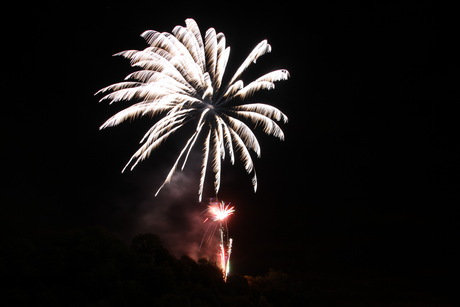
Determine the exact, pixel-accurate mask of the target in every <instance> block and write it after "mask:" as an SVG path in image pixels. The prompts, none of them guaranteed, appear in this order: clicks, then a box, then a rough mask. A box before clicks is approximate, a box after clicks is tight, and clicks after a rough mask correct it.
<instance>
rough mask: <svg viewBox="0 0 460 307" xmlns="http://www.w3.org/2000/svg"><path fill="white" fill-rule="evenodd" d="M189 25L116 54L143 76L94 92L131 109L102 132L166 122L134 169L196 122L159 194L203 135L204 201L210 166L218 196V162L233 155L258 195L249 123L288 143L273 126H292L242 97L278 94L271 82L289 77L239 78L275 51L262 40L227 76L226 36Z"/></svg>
mask: <svg viewBox="0 0 460 307" xmlns="http://www.w3.org/2000/svg"><path fill="white" fill-rule="evenodd" d="M185 24H186V26H185V27H183V26H176V27H175V28H174V29H173V31H172V33H166V32H163V33H161V32H157V31H154V30H148V31H145V32H144V33H142V37H144V38H145V40H146V41H147V43H148V44H149V47H147V48H145V49H144V50H140V51H139V50H127V51H123V52H120V53H117V54H115V55H119V56H123V57H125V58H127V59H129V60H130V61H131V65H132V66H133V67H138V68H140V70H138V71H135V72H133V73H131V74H129V75H128V76H127V77H126V78H125V81H123V82H119V83H115V84H113V85H110V86H107V87H105V88H103V89H101V90H100V91H98V92H97V93H96V94H98V93H102V94H104V95H105V96H104V97H103V98H102V99H101V101H104V100H107V101H109V102H110V103H115V102H119V101H130V102H132V103H133V104H132V105H130V106H129V107H127V108H125V109H123V110H122V111H120V112H118V113H116V114H115V115H113V116H112V117H111V118H109V119H108V120H107V121H106V122H105V123H104V124H103V125H102V126H101V127H100V129H104V128H107V127H112V126H116V125H118V124H120V123H122V122H125V121H127V120H132V119H135V118H138V117H145V116H148V117H152V118H153V117H156V116H161V117H160V119H158V120H157V121H156V122H155V123H154V124H153V125H152V127H151V128H150V129H149V130H148V131H147V132H146V134H145V135H144V137H143V138H142V140H141V146H140V147H139V149H138V150H137V151H136V152H135V153H134V154H133V156H132V157H131V159H130V160H129V161H128V163H127V164H126V166H125V168H124V169H123V171H124V170H126V169H127V168H129V169H131V170H132V169H133V168H134V167H135V166H136V165H137V164H138V163H139V162H141V161H143V160H144V159H146V158H148V157H149V156H150V154H151V153H152V151H153V150H154V149H156V148H157V147H158V146H160V144H161V143H162V142H164V141H165V140H166V139H167V138H168V137H169V136H170V135H171V134H173V133H174V132H175V131H176V130H178V129H179V128H181V127H183V126H184V125H186V124H187V123H192V125H193V126H194V129H192V130H191V135H190V136H189V139H188V140H187V142H186V143H185V146H184V147H183V148H182V150H181V151H180V153H179V155H178V157H177V159H176V161H175V163H174V164H173V166H172V168H171V170H170V172H169V173H168V175H167V177H166V179H165V181H164V182H163V184H162V185H161V186H160V188H159V189H158V191H157V193H156V194H158V192H159V191H160V190H161V188H162V187H163V186H164V185H165V184H166V183H169V182H170V181H171V178H172V176H173V174H174V173H175V171H176V170H177V169H178V167H180V168H181V170H182V169H183V168H184V166H185V164H186V162H187V159H188V156H189V154H190V151H191V149H192V148H193V147H194V145H195V143H196V142H197V140H198V139H199V137H201V138H200V140H201V139H203V138H204V150H203V160H202V166H201V176H200V181H199V189H198V195H199V200H200V201H201V198H202V194H203V187H204V182H205V176H206V172H207V168H208V164H209V162H210V161H209V160H211V161H212V163H211V166H212V171H213V173H214V190H215V193H216V195H217V192H218V191H219V188H220V178H221V161H223V160H224V159H225V158H226V157H229V160H230V162H231V163H232V164H233V163H234V162H235V155H236V154H238V155H239V158H240V159H241V160H242V161H243V163H244V168H245V169H246V171H247V172H248V173H249V174H252V184H253V187H254V191H256V190H257V176H256V172H255V169H254V164H253V161H252V158H251V154H250V150H252V151H254V152H255V154H256V155H257V156H260V145H259V142H258V141H257V138H256V137H255V135H254V133H253V132H252V130H251V128H249V126H248V125H247V124H246V123H245V122H244V121H248V122H250V123H251V124H252V125H259V126H261V127H262V129H263V131H264V132H265V133H267V134H269V135H273V136H275V137H278V138H279V139H281V140H283V139H284V134H283V131H282V130H281V128H280V127H279V126H278V124H277V123H276V121H284V122H287V116H286V115H285V114H283V113H282V112H281V111H280V110H278V109H277V108H275V107H273V106H270V105H267V104H264V103H260V102H259V103H245V102H244V99H246V98H248V97H250V96H251V95H253V94H254V93H255V92H256V91H259V90H262V89H267V90H269V89H273V88H274V86H275V85H274V82H276V81H280V80H286V79H287V78H288V77H289V73H288V71H287V70H285V69H280V70H275V71H272V72H269V73H267V74H265V75H263V76H261V77H259V78H257V79H256V80H254V81H252V82H250V83H248V84H246V85H245V84H244V82H243V81H242V80H241V75H242V73H243V72H244V71H245V70H246V69H247V68H248V66H250V64H251V63H255V62H256V61H257V59H258V58H259V57H260V56H262V55H264V54H265V53H267V52H270V51H271V46H270V45H269V44H268V43H267V41H266V40H263V41H261V42H260V43H259V44H258V45H257V46H256V47H255V48H254V49H253V50H252V52H251V53H250V54H249V55H248V57H247V58H246V59H245V60H244V61H243V63H242V64H241V66H240V67H239V68H238V69H237V70H236V72H235V73H234V74H233V76H232V77H230V78H226V77H224V72H225V69H226V66H227V62H228V59H229V55H230V47H228V46H226V39H225V36H224V34H222V33H216V31H215V29H213V28H210V29H208V30H207V31H206V34H205V36H204V37H202V35H201V32H200V29H199V28H198V25H197V23H196V22H195V21H194V20H193V19H187V20H186V21H185ZM226 80H228V81H226ZM156 118H158V117H156Z"/></svg>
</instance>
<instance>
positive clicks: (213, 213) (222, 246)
mask: <svg viewBox="0 0 460 307" xmlns="http://www.w3.org/2000/svg"><path fill="white" fill-rule="evenodd" d="M206 212H207V213H208V217H206V219H205V220H204V222H203V223H206V222H207V221H208V220H211V221H213V222H217V223H218V224H214V225H213V226H212V227H213V228H212V230H211V232H210V233H209V231H206V234H205V236H204V237H203V240H204V238H205V237H206V236H208V242H210V241H211V239H212V237H213V235H214V233H215V231H216V230H217V227H219V234H220V243H219V254H218V259H219V265H220V269H221V270H222V274H223V276H224V280H225V281H227V275H228V273H229V271H230V255H231V253H232V244H233V239H232V238H230V237H229V234H228V226H227V220H228V218H229V216H230V215H232V214H233V213H234V212H235V207H234V206H230V203H229V204H227V205H226V204H225V202H223V201H220V202H219V201H217V200H211V201H210V204H209V206H208V209H207V210H206ZM210 227H211V226H210ZM208 230H209V228H208Z"/></svg>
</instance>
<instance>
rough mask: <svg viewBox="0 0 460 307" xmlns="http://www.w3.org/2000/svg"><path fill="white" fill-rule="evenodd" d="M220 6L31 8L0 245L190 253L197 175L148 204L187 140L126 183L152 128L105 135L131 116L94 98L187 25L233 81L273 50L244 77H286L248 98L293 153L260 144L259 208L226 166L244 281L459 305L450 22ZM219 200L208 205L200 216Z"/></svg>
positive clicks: (430, 11)
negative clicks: (95, 233) (144, 52)
mask: <svg viewBox="0 0 460 307" xmlns="http://www.w3.org/2000/svg"><path fill="white" fill-rule="evenodd" d="M163 2H164V1H163ZM345 2H346V3H345ZM216 3H217V2H215V4H214V5H213V6H205V5H204V4H203V5H199V4H188V5H184V6H182V5H178V4H177V3H175V2H173V1H170V2H169V3H166V4H160V2H155V1H151V2H145V3H138V2H136V3H134V2H129V3H125V4H124V5H121V4H120V5H114V4H107V5H100V6H89V7H86V6H83V5H72V4H67V3H66V4H62V5H58V6H53V5H45V4H43V5H41V4H36V5H35V8H33V9H31V10H30V11H29V12H28V14H24V16H23V18H24V23H25V25H26V26H27V29H26V30H22V31H21V32H20V33H17V35H18V38H19V39H20V40H21V41H22V42H21V44H20V45H21V47H19V48H20V49H21V52H20V53H19V54H21V58H20V59H18V58H16V56H15V48H16V47H14V46H10V47H11V49H9V55H8V58H6V59H5V61H7V62H9V61H11V62H14V63H15V66H16V72H18V73H19V76H18V77H15V80H14V82H16V83H17V85H19V86H20V87H21V88H20V89H19V90H17V91H16V92H15V93H13V94H11V93H10V94H11V95H13V98H8V97H7V96H4V98H3V103H4V105H5V106H6V109H5V107H4V108H3V110H7V112H5V113H2V114H3V116H2V121H3V125H5V127H4V128H2V136H3V137H2V139H3V144H4V145H3V147H2V148H3V150H2V155H5V157H4V158H3V159H2V160H3V169H4V171H3V174H4V175H3V177H4V181H5V180H6V181H7V183H6V185H5V183H4V184H3V185H2V194H1V203H2V214H1V216H2V222H1V224H2V227H3V228H4V230H2V235H3V236H28V235H30V236H37V235H47V234H49V233H53V232H59V231H61V230H63V229H69V228H80V227H86V226H94V225H99V226H102V227H104V228H106V229H107V230H108V231H110V232H111V233H114V234H115V235H116V236H118V237H120V238H122V239H123V240H129V239H130V238H131V237H132V236H134V235H135V234H138V233H145V232H154V233H156V234H158V235H159V236H160V238H162V239H163V241H164V242H165V245H166V246H167V247H168V248H169V249H171V250H172V251H173V252H176V253H185V252H188V250H189V249H192V248H193V247H194V245H193V244H196V241H197V240H199V239H200V236H201V233H200V231H201V230H202V227H203V226H202V225H200V226H197V225H199V224H200V219H201V218H202V217H201V216H200V212H201V211H202V210H203V208H204V206H205V205H206V203H205V202H203V203H201V204H200V203H199V202H198V196H197V191H198V178H199V167H200V162H199V160H198V159H194V158H193V157H192V160H191V161H190V162H191V163H189V165H188V167H187V168H186V169H185V171H184V172H182V173H178V175H177V176H176V177H175V180H174V181H173V184H171V185H170V186H166V188H165V189H164V190H162V191H161V192H160V195H159V196H158V197H156V198H155V197H154V196H153V194H154V193H155V192H156V190H157V188H158V187H159V186H160V184H161V183H162V181H163V180H164V178H165V176H166V175H167V172H168V171H169V168H170V167H171V166H172V164H173V163H174V160H175V157H176V156H177V154H178V153H179V151H180V150H181V148H182V146H183V145H182V146H181V144H183V135H182V136H181V135H178V136H177V137H174V136H173V137H171V138H169V139H168V141H167V142H166V143H165V144H163V145H162V146H161V147H160V148H159V149H158V150H157V151H155V152H154V153H153V154H152V155H151V157H150V158H149V159H148V160H146V161H144V162H143V163H141V164H139V165H138V166H137V167H136V169H135V170H134V171H132V172H127V173H123V174H122V173H121V169H122V168H123V166H124V165H125V163H126V162H127V161H128V159H129V157H130V156H131V155H132V154H133V153H134V151H135V150H136V149H137V146H138V142H139V141H140V139H141V137H142V136H143V133H144V132H145V130H146V129H147V127H149V121H148V120H145V119H142V120H136V121H133V122H132V123H127V124H123V125H120V126H118V127H115V128H110V129H106V130H103V131H99V126H100V125H101V124H102V123H103V122H104V121H105V120H106V119H107V118H108V117H110V116H111V115H113V114H115V113H116V112H117V111H118V110H121V109H122V108H123V107H124V106H126V104H123V103H119V104H114V105H111V106H109V105H108V104H107V103H99V102H98V100H99V99H100V98H101V97H100V96H97V97H95V96H94V93H95V92H96V91H97V90H99V89H100V88H102V87H105V86H107V85H110V84H112V83H115V82H120V81H122V79H123V78H124V77H125V76H126V75H127V74H128V73H130V72H132V71H133V68H131V67H130V65H129V61H128V60H126V59H123V58H121V57H112V55H113V54H114V53H116V52H119V51H123V50H127V49H138V50H140V49H143V48H145V47H146V43H145V42H144V40H143V39H142V38H141V37H140V34H141V33H142V32H143V31H145V30H148V29H153V30H158V31H166V32H170V31H171V30H172V29H173V28H174V26H176V25H179V24H180V25H185V23H184V21H185V19H186V18H194V19H195V20H196V21H197V23H198V25H199V26H200V29H201V31H202V33H204V32H205V31H206V30H207V29H208V28H209V27H214V28H215V29H216V30H217V32H223V33H224V34H225V36H226V38H227V45H229V46H231V54H230V60H229V66H228V67H227V69H228V70H229V71H230V72H232V71H234V70H235V69H236V68H237V67H238V66H239V65H240V63H241V62H242V61H243V60H244V58H245V57H246V56H247V55H248V53H249V52H250V51H251V50H252V48H254V47H255V45H256V44H257V43H258V42H260V41H261V40H263V39H268V42H269V43H270V44H271V46H272V52H271V53H269V54H266V55H264V56H263V57H261V58H260V59H259V60H258V61H257V64H255V65H253V66H251V68H250V69H249V70H248V71H247V73H246V74H245V76H246V77H247V79H248V80H250V79H251V78H255V77H258V76H260V75H262V74H264V73H267V72H269V71H272V70H275V69H280V68H285V69H287V70H289V72H290V75H291V77H290V79H289V80H287V81H280V82H277V83H276V88H275V90H273V91H269V92H259V93H258V94H256V95H255V96H254V97H253V98H252V100H255V98H260V100H261V101H264V102H267V103H269V104H271V105H273V106H276V107H277V108H279V109H281V110H282V111H283V112H284V113H285V114H286V115H287V116H288V117H289V122H288V123H287V124H281V128H282V129H283V131H284V132H285V135H286V140H285V141H279V140H278V139H276V138H274V137H270V136H266V135H265V134H264V133H263V131H261V130H260V129H255V132H256V135H257V136H258V138H259V141H260V143H261V147H262V155H261V158H260V159H256V158H255V167H256V171H257V175H258V179H259V188H258V191H257V193H253V191H252V186H251V177H250V176H249V175H247V174H246V173H245V172H244V168H243V165H242V164H241V163H236V165H234V166H231V165H230V164H229V163H228V161H227V160H226V163H225V167H224V170H223V174H222V188H221V191H220V192H219V198H220V199H222V200H224V201H226V202H231V203H232V205H235V206H236V210H237V211H236V213H235V215H234V216H233V217H232V218H231V220H230V224H229V226H230V232H231V236H232V237H233V238H234V253H233V256H232V257H233V258H232V261H233V270H234V272H237V273H239V274H242V275H244V274H259V273H262V272H265V271H267V270H268V269H269V268H274V269H279V270H283V271H285V272H288V273H291V274H299V275H305V276H320V277H324V278H326V277H325V276H341V277H344V278H362V279H364V280H366V278H369V279H372V278H374V279H375V278H382V279H384V278H388V279H391V280H398V281H407V282H408V283H414V284H416V285H418V286H419V287H420V288H421V289H425V290H427V291H433V292H434V293H437V295H446V296H448V295H450V293H451V291H453V289H454V287H453V285H452V284H451V283H450V281H449V280H450V279H451V278H454V277H455V279H458V275H456V273H455V272H454V264H456V262H457V259H458V254H456V253H455V249H456V247H457V245H458V239H459V236H458V234H459V233H458V232H459V229H458V215H457V214H456V209H457V206H458V204H459V191H460V176H459V174H460V162H459V134H458V131H459V130H460V129H459V121H458V114H459V113H458V107H457V105H458V103H459V102H460V100H459V98H460V94H459V91H458V89H459V86H458V84H459V72H460V70H459V69H460V65H459V64H460V60H459V56H458V55H459V54H460V50H459V48H458V46H457V42H456V41H458V30H459V29H460V28H459V21H458V16H457V15H456V13H455V10H454V8H452V7H447V6H445V7H444V6H442V5H434V4H428V3H424V2H415V1H414V2H404V4H401V3H400V2H395V3H387V1H381V3H379V4H378V3H375V2H372V3H370V2H363V3H362V4H358V3H357V2H355V1H353V2H350V1H336V2H327V3H326V2H322V3H323V4H321V5H320V4H315V5H312V4H306V5H302V7H299V6H298V5H297V4H296V5H294V4H289V3H287V2H285V1H283V2H280V3H273V4H267V3H262V2H261V3H260V4H259V5H255V4H254V5H250V6H249V7H246V5H247V4H241V3H240V4H234V5H230V4H229V5H228V7H226V6H224V7H222V5H221V4H219V5H216ZM10 47H9V48H10ZM197 148H199V147H197ZM196 154H197V155H199V154H200V152H199V150H197V152H196ZM194 161H198V162H195V163H194ZM5 170H6V172H5ZM208 179H211V178H208ZM207 183H208V186H212V179H211V180H208V181H207ZM213 196H214V195H213V193H212V190H211V189H210V190H208V191H207V192H205V194H204V199H209V198H210V197H213ZM191 242H192V243H191ZM194 242H195V243H194ZM198 243H199V242H198ZM309 274H310V275H309ZM363 276H364V277H363Z"/></svg>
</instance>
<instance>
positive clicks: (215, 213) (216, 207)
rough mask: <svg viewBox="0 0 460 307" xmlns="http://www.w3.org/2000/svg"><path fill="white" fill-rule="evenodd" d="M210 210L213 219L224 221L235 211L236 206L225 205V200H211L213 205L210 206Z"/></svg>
mask: <svg viewBox="0 0 460 307" xmlns="http://www.w3.org/2000/svg"><path fill="white" fill-rule="evenodd" d="M208 212H209V214H210V215H211V217H212V220H213V221H223V220H225V219H226V218H227V217H229V216H230V215H232V214H233V212H235V207H234V206H232V207H230V205H225V203H224V202H221V203H218V202H211V205H209V206H208Z"/></svg>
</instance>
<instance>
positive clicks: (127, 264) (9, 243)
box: [0, 228, 304, 307]
mask: <svg viewBox="0 0 460 307" xmlns="http://www.w3.org/2000/svg"><path fill="white" fill-rule="evenodd" d="M2 245H3V248H2V252H1V255H0V261H1V263H0V270H1V271H0V274H1V276H0V278H1V280H3V282H2V284H3V285H4V286H3V287H2V288H1V292H0V299H1V301H0V305H1V306H48V307H53V306H76V307H77V306H78V307H82V306H94V307H103V306H104V307H105V306H111V307H112V306H114V307H116V306H120V307H121V306H130V307H133V306H171V307H173V306H174V307H176V306H184V307H187V306H303V305H304V304H303V300H304V297H302V295H301V293H302V292H301V291H299V288H298V287H296V286H295V284H293V283H292V282H291V280H290V279H289V276H288V275H286V274H284V273H282V272H279V271H269V272H268V273H267V274H265V275H264V276H256V277H252V276H239V275H230V276H229V277H228V280H227V282H224V281H223V278H222V273H221V271H220V270H219V268H218V267H216V265H215V264H214V263H211V262H209V261H207V260H206V259H200V260H198V261H195V260H193V259H191V258H189V257H187V256H183V257H181V258H180V259H177V258H175V257H173V256H172V255H171V254H170V253H169V251H168V250H167V249H166V248H165V247H164V246H163V245H162V243H161V241H160V239H159V237H158V236H156V235H154V234H141V235H137V236H136V237H134V238H133V239H132V241H131V243H130V244H126V243H124V242H123V241H121V240H119V239H117V238H115V237H113V236H111V235H110V234H108V233H107V232H106V231H104V229H102V228H87V229H80V230H76V231H67V232H65V233H60V234H59V235H52V236H48V237H46V238H42V239H40V240H38V241H37V240H31V239H24V238H23V239H17V238H16V239H11V240H6V241H4V242H2Z"/></svg>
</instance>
